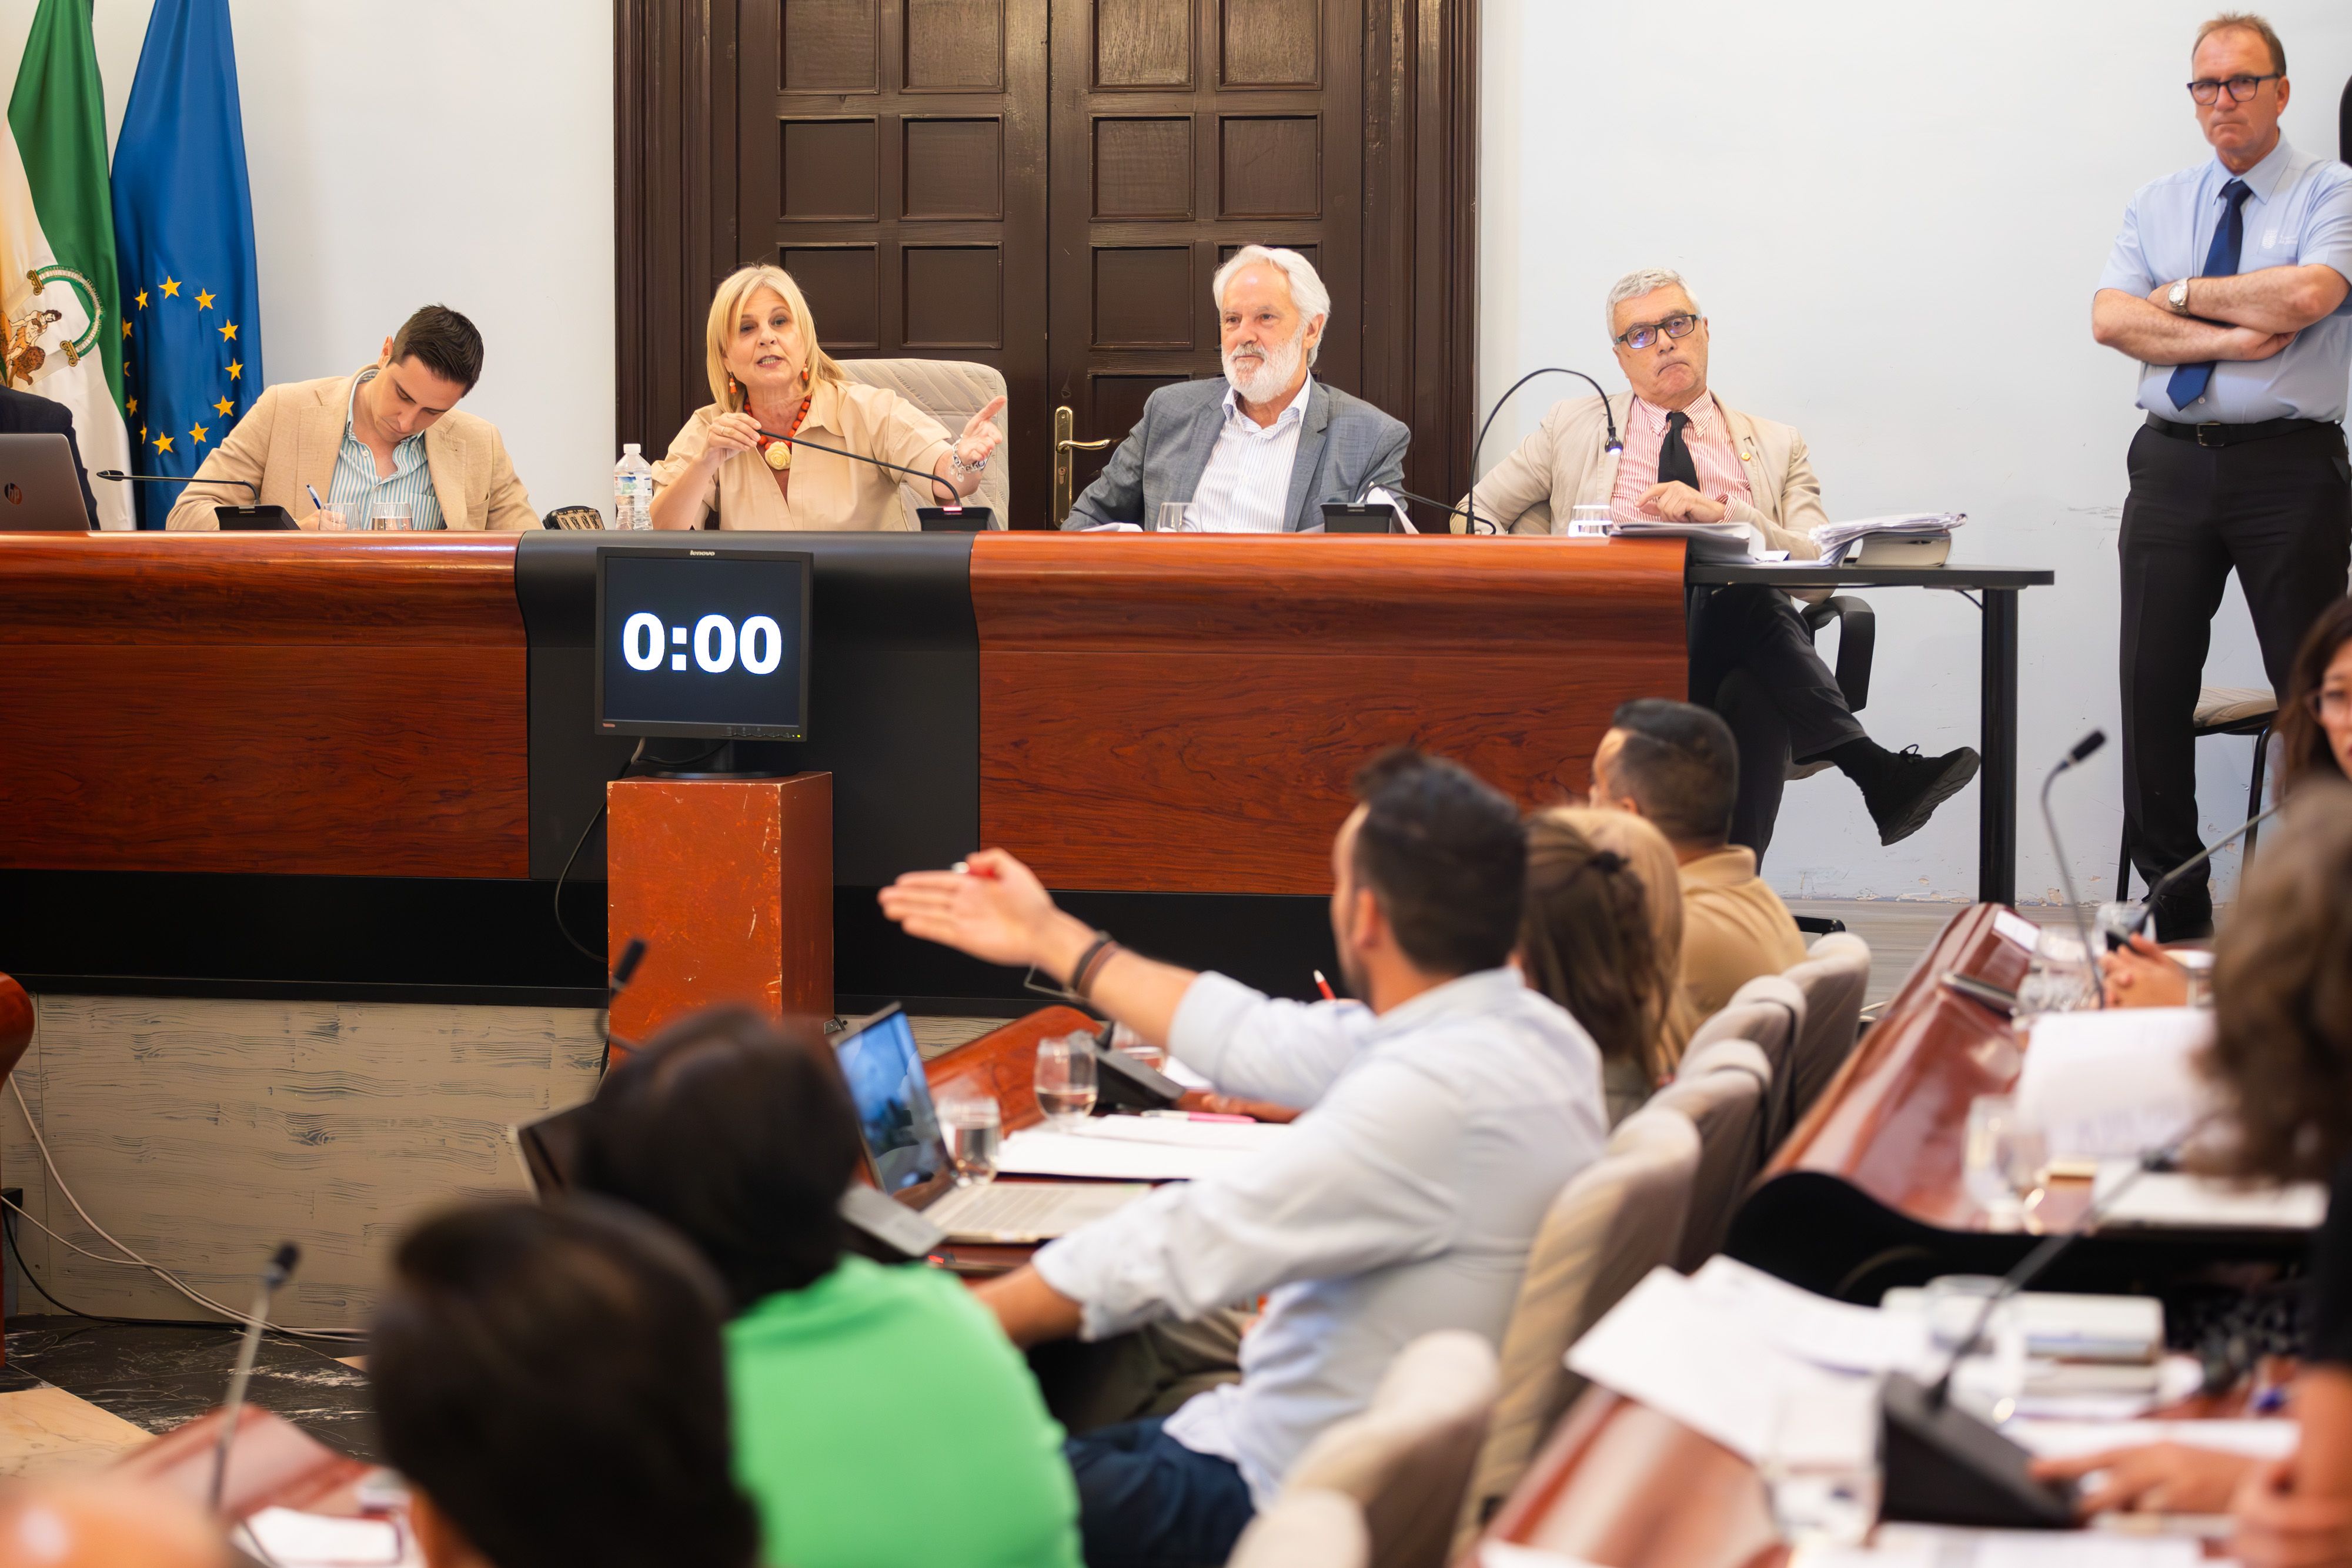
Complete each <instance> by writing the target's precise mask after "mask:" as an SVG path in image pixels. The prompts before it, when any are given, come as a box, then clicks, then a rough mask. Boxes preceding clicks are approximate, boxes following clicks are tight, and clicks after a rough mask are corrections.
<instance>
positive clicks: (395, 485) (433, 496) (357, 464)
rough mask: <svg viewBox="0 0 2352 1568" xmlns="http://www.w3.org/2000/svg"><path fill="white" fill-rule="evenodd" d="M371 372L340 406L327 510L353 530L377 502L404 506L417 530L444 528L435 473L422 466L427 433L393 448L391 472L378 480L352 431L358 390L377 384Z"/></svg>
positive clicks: (354, 382) (356, 380) (362, 444)
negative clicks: (337, 514) (339, 435)
mask: <svg viewBox="0 0 2352 1568" xmlns="http://www.w3.org/2000/svg"><path fill="white" fill-rule="evenodd" d="M375 378H376V372H375V371H362V373H361V374H360V375H358V376H356V377H354V378H352V395H351V401H350V402H346V403H344V405H343V443H342V445H341V448H340V449H338V451H337V452H336V455H335V476H334V477H333V479H331V480H330V481H329V482H328V485H327V505H328V506H329V507H331V508H332V509H334V510H336V511H339V512H341V513H342V514H343V517H344V518H345V519H346V520H347V521H348V522H349V523H350V524H351V526H352V527H353V528H364V527H366V525H367V520H368V508H369V507H372V506H373V505H374V504H375V503H376V502H378V501H405V502H407V503H408V515H409V517H410V519H411V520H412V521H413V522H414V523H415V526H416V527H418V528H446V526H447V524H446V522H445V521H444V520H443V518H442V517H441V497H440V494H439V492H437V491H436V490H435V489H434V488H433V470H432V468H431V466H430V465H427V464H426V462H425V432H423V431H421V430H420V431H418V432H417V433H416V434H414V435H412V436H409V437H407V438H406V439H405V440H403V441H400V442H396V443H394V445H393V448H392V472H391V473H389V474H386V475H383V476H381V477H379V476H377V474H376V471H375V453H374V452H373V451H372V450H370V448H369V446H368V444H367V443H366V442H364V441H362V440H361V439H360V438H359V436H358V434H356V433H355V432H354V431H353V430H352V409H353V405H354V404H356V403H357V402H358V401H359V395H360V388H361V387H362V386H364V385H366V384H367V383H368V382H372V381H373V380H375Z"/></svg>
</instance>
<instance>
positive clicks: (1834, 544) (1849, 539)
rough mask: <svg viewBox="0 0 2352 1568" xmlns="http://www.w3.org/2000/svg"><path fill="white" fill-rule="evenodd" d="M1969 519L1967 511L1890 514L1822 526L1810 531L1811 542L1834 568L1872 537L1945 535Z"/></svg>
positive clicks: (1823, 562)
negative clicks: (1852, 550)
mask: <svg viewBox="0 0 2352 1568" xmlns="http://www.w3.org/2000/svg"><path fill="white" fill-rule="evenodd" d="M1968 520H1969V515H1968V514H1967V513H1966V512H1892V513H1889V514H1888V515H1887V516H1885V517H1856V518H1855V519H1854V520H1853V521H1852V522H1850V523H1823V524H1822V526H1821V527H1819V528H1815V529H1814V530H1813V542H1814V543H1815V544H1817V545H1819V546H1821V547H1822V564H1823V565H1824V566H1835V565H1837V564H1838V563H1839V562H1840V561H1842V560H1843V559H1845V558H1846V553H1847V552H1848V551H1849V550H1851V549H1853V547H1854V546H1855V545H1857V544H1859V543H1861V542H1862V541H1863V540H1864V539H1866V538H1869V537H1870V536H1871V535H1873V534H1948V533H1950V532H1951V531H1952V530H1953V529H1954V528H1958V527H1959V526H1960V525H1961V524H1962V523H1965V522H1967V521H1968Z"/></svg>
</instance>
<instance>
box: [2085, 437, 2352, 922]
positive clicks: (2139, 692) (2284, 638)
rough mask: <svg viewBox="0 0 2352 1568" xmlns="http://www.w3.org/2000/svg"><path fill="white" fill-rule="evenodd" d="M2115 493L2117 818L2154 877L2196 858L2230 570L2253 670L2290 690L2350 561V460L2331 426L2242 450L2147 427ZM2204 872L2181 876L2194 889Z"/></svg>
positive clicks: (2142, 868)
mask: <svg viewBox="0 0 2352 1568" xmlns="http://www.w3.org/2000/svg"><path fill="white" fill-rule="evenodd" d="M2130 467H2131V494H2130V496H2129V497H2127V498H2126V500H2125V502H2124V526H2123V538H2122V541H2121V553H2122V557H2123V601H2124V602H2123V647H2122V656H2121V659H2120V664H2121V666H2122V669H2121V673H2122V679H2123V710H2124V822H2125V825H2126V830H2127V831H2128V832H2129V833H2130V835H2131V841H2132V864H2133V866H2134V868H2135V869H2137V871H2138V873H2140V875H2141V876H2142V877H2143V878H2146V879H2147V880H2148V881H2150V882H2153V881H2154V880H2155V879H2156V878H2158V877H2159V876H2162V875H2163V874H2164V873H2166V872H2168V871H2169V870H2171V869H2172V868H2173V867H2174V866H2177V865H2179V863H2180V862H2183V861H2185V860H2187V859H2189V857H2190V856H2191V855H2194V854H2195V853H2196V852H2198V850H2199V848H2200V847H2201V841H2200V839H2199V837H2198V827H2197V737H2196V733H2195V718H2196V712H2197V694H2198V691H2199V690H2200V687H2201V686H2202V685H2203V684H2204V679H2205V652H2206V649H2207V647H2208V645H2209V644H2210V642H2211V641H2212V622H2213V612H2214V611H2216V610H2218V609H2219V608H2221V591H2222V589H2223V587H2224V586H2225V585H2226V584H2227V583H2228V581H2229V578H2230V573H2231V571H2232V570H2235V571H2236V572H2237V574H2238V582H2239V585H2240V587H2242V589H2243V590H2244V591H2245V595H2246V607H2247V608H2248V609H2249V610H2251V611H2252V612H2253V617H2254V634H2255V635H2256V636H2257V637H2258V638H2259V639H2260V640H2261V642H2262V645H2263V669H2264V671H2266V672H2267V673H2268V674H2269V675H2270V679H2271V685H2272V686H2273V688H2274V689H2276V690H2280V691H2284V689H2285V687H2286V679H2287V672H2288V670H2289V669H2290V668H2291V667H2292V666H2293V664H2294V653H2295V649H2296V647H2297V646H2298V645H2299V644H2300V643H2302V641H2303V637H2304V633H2305V632H2307V631H2309V630H2310V629H2311V623H2312V622H2313V620H2315V618H2316V617H2317V616H2318V614H2319V612H2321V611H2322V610H2324V609H2326V607H2327V605H2328V604H2330V603H2331V602H2333V601H2335V600H2336V598H2338V597H2339V596H2340V595H2341V594H2342V593H2343V592H2344V588H2345V571H2346V569H2347V563H2352V468H2347V463H2346V458H2345V449H2344V432H2343V430H2342V428H2341V427H2339V426H2327V427H2324V428H2320V429H2315V430H2305V431H2298V432H2296V433H2294V434H2291V435H2282V436H2277V437H2274V438H2273V439H2271V440H2269V441H2249V442H2246V443H2244V444H2242V445H2238V446H2217V447H2203V446H2199V445H2198V444H2196V443H2195V442H2193V441H2181V440H2177V439H2175V438H2174V437H2172V436H2168V435H2165V434H2160V433H2159V432H2157V431H2154V430H2150V429H2147V428H2146V427H2143V428H2142V429H2141V430H2140V433H2139V434H2137V435H2136V436H2134V437H2132V444H2131V457H2130ZM2204 880H2205V879H2204V877H2203V876H2202V875H2201V874H2200V875H2198V876H2197V877H2196V878H2195V881H2194V883H2193V884H2191V885H2185V886H2183V887H2182V888H2181V889H2180V891H2181V892H2182V893H2183V894H2189V895H2191V896H2193V895H2194V894H2195V893H2196V892H2197V890H2198V888H2199V887H2201V886H2202V884H2203V883H2204Z"/></svg>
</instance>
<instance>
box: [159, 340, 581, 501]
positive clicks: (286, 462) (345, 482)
mask: <svg viewBox="0 0 2352 1568" xmlns="http://www.w3.org/2000/svg"><path fill="white" fill-rule="evenodd" d="M481 374H482V335H481V333H479V332H478V331H477V330H476V329H475V328H474V324H473V323H472V322H471V321H468V320H467V319H466V318H465V317H463V316H460V315H459V314H457V312H456V311H455V310H451V309H449V308H446V306H440V305H427V306H425V308H423V309H421V310H419V311H417V312H416V314H415V315H414V316H411V317H410V318H409V319H407V320H406V321H405V322H404V323H403V324H402V326H401V329H400V330H399V331H398V332H396V333H394V335H393V336H391V337H389V338H387V339H385V340H384V343H383V353H382V354H381V355H380V356H379V357H378V358H377V360H376V362H375V363H374V364H373V365H369V366H366V367H364V368H362V370H360V371H357V372H355V373H353V374H352V375H348V376H329V377H327V378H325V379H324V380H322V381H315V382H286V383H283V384H281V385H278V386H274V387H271V388H270V389H269V390H268V391H267V392H263V393H262V394H261V398H260V401H258V402H256V403H255V404H254V405H253V407H252V409H251V410H250V411H249V412H248V413H247V414H246V416H245V417H244V418H243V419H240V420H238V421H237V422H236V428H235V429H234V430H231V431H230V432H229V433H228V434H227V435H226V437H224V438H223V439H222V441H221V444H220V445H219V446H217V447H215V449H214V451H213V453H212V455H210V456H208V457H206V458H205V461H204V464H203V465H202V466H200V467H199V468H197V470H196V472H195V476H194V478H192V479H191V480H189V482H188V485H187V487H186V488H185V489H184V490H182V491H181V492H180V498H179V499H178V500H177V501H175V502H173V506H172V515H171V517H170V518H169V519H168V520H167V521H166V522H165V524H164V527H166V528H182V529H199V528H218V527H219V526H220V525H219V522H218V520H217V519H216V518H215V516H214V513H213V508H214V507H221V506H244V505H247V504H248V503H255V502H257V503H258V504H259V505H261V506H265V507H270V506H276V507H285V508H286V509H287V510H288V511H289V512H290V513H292V514H293V516H294V519H295V521H296V522H297V523H299V525H300V526H301V527H303V528H327V529H336V528H346V527H352V526H365V525H366V523H367V522H368V519H369V516H370V508H371V507H372V506H373V505H374V504H376V503H378V502H387V501H398V502H405V503H406V504H407V505H408V507H409V511H410V516H411V517H412V518H413V519H414V521H415V526H417V527H419V528H453V529H472V530H476V531H479V530H482V529H486V528H490V529H508V530H512V529H520V528H537V527H538V526H539V517H538V514H537V513H535V512H533V511H532V510H531V508H530V496H529V495H527V494H526V493H525V492H524V490H523V487H522V481H521V480H520V479H518V478H516V477H515V471H514V465H513V464H512V463H511V462H509V460H508V458H507V448H506V443H505V442H504V441H502V440H500V439H499V432H498V427H497V426H496V425H493V424H491V423H489V422H488V420H484V419H477V418H475V417H474V416H473V415H472V414H470V413H458V412H457V401H458V399H460V398H462V397H464V396H465V395H466V394H467V392H471V391H473V390H474V383H475V382H478V381H479V380H480V379H481ZM240 480H241V481H243V482H244V483H242V484H240V483H236V481H240ZM248 484H249V485H253V486H257V488H258V490H259V492H260V493H259V495H258V496H256V495H254V494H253V493H252V492H251V491H248V490H247V489H246V487H245V486H246V485H248ZM314 494H315V495H316V496H317V497H318V499H319V502H320V503H323V505H314V504H313V502H312V499H311V497H312V496H313V495H314Z"/></svg>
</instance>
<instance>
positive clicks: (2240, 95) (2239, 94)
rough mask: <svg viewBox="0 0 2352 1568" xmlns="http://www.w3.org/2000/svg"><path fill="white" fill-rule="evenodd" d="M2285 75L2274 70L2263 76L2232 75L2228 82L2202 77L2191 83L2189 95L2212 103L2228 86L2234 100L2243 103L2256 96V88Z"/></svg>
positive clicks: (2200, 100)
mask: <svg viewBox="0 0 2352 1568" xmlns="http://www.w3.org/2000/svg"><path fill="white" fill-rule="evenodd" d="M2284 75H2286V73H2285V72H2284V71H2273V72H2271V74H2270V75H2268V76H2262V77H2231V78H2230V79H2229V80H2228V81H2226V82H2224V81H2217V80H2215V79H2214V78H2211V77H2200V78H2198V79H2197V80H2195V81H2193V82H2190V83H2189V97H2191V98H2193V99H2196V100H2197V101H2198V102H2200V103H2212V102H2214V101H2216V100H2217V99H2220V98H2221V89H2223V88H2225V87H2226V88H2228V89H2230V98H2231V101H2232V102H2235V103H2243V102H2245V101H2246V99H2250V98H2252V97H2253V96H2254V89H2257V88H2259V87H2261V86H2262V85H2263V83H2264V82H2266V81H2276V80H2278V79H2279V78H2281V77H2284Z"/></svg>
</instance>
